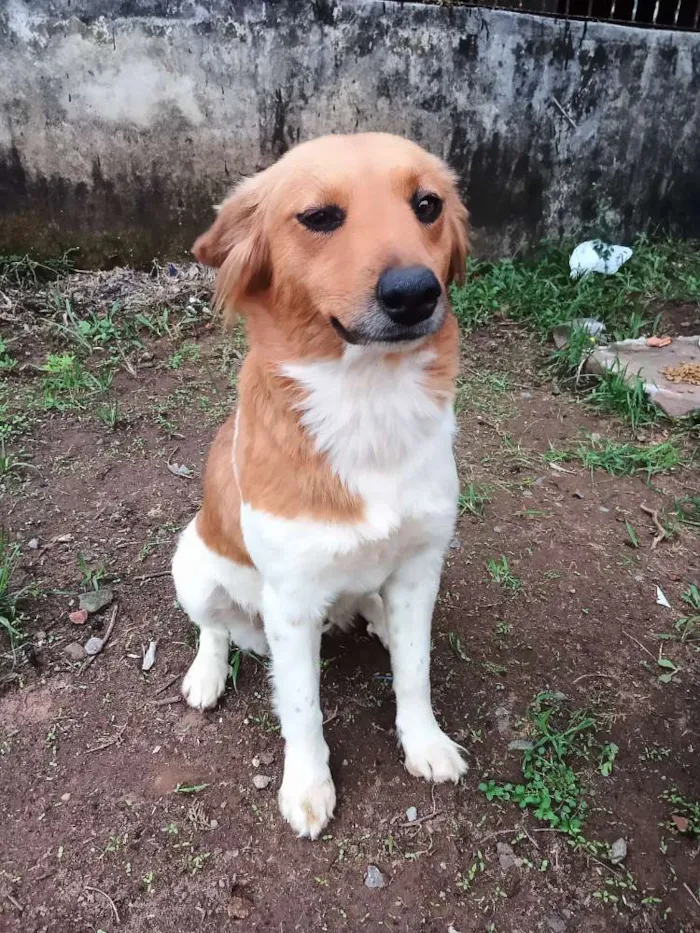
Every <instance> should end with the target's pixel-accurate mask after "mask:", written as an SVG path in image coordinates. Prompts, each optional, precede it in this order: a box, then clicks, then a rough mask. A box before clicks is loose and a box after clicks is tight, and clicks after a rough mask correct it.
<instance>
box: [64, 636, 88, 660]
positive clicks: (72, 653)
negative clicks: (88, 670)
mask: <svg viewBox="0 0 700 933" xmlns="http://www.w3.org/2000/svg"><path fill="white" fill-rule="evenodd" d="M63 653H64V654H65V655H66V657H67V658H68V659H69V660H70V661H82V660H83V658H84V657H85V649H84V648H83V646H82V645H81V644H79V643H78V642H77V641H72V642H71V643H70V644H69V645H66V647H65V648H64V649H63Z"/></svg>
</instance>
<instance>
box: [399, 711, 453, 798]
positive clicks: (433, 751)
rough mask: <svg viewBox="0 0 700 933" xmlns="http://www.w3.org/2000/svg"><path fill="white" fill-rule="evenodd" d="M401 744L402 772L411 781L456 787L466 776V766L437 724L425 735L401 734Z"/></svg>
mask: <svg viewBox="0 0 700 933" xmlns="http://www.w3.org/2000/svg"><path fill="white" fill-rule="evenodd" d="M402 744H403V748H404V752H405V753H406V761H405V765H406V770H407V771H408V773H409V774H412V775H413V776H414V777H420V778H424V780H426V781H432V782H433V783H435V784H442V783H443V782H445V781H452V782H453V783H455V784H456V783H457V781H459V779H460V778H461V777H462V776H463V775H464V774H466V773H467V770H468V767H469V766H468V765H467V763H466V761H465V760H464V758H463V757H462V752H461V749H460V747H459V745H457V743H456V742H453V741H452V739H451V738H450V737H449V736H447V735H445V733H444V732H443V731H442V730H441V729H440V728H439V726H437V724H436V725H435V727H434V729H431V730H430V731H429V732H426V733H417V734H415V735H411V734H410V733H409V734H408V735H406V734H405V733H404V735H403V736H402Z"/></svg>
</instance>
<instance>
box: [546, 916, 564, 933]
mask: <svg viewBox="0 0 700 933" xmlns="http://www.w3.org/2000/svg"><path fill="white" fill-rule="evenodd" d="M546 921H547V926H548V927H549V929H550V930H551V931H552V933H566V924H565V923H564V921H563V920H562V919H561V917H560V916H559V914H550V915H549V916H548V917H547V918H546Z"/></svg>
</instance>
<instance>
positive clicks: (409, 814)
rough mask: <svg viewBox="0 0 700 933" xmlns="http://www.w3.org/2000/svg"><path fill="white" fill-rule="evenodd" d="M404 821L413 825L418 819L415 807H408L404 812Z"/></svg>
mask: <svg viewBox="0 0 700 933" xmlns="http://www.w3.org/2000/svg"><path fill="white" fill-rule="evenodd" d="M406 819H407V820H408V822H409V823H415V821H416V820H417V819H418V810H416V808H415V807H409V808H408V810H406Z"/></svg>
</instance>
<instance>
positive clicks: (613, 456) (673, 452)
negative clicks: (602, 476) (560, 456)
mask: <svg viewBox="0 0 700 933" xmlns="http://www.w3.org/2000/svg"><path fill="white" fill-rule="evenodd" d="M574 453H575V456H576V457H577V458H578V459H579V460H580V461H581V463H582V464H583V466H584V467H585V468H586V469H587V470H591V471H593V470H605V472H606V473H609V474H610V475H611V476H634V475H636V474H638V473H646V475H647V477H651V476H654V475H656V474H657V473H665V472H667V471H668V470H672V469H674V467H677V466H679V465H680V464H681V460H682V458H681V452H680V450H679V449H678V447H677V446H676V445H675V444H674V443H673V441H663V442H661V443H659V444H649V445H647V446H638V445H636V444H621V443H619V442H617V441H611V440H607V439H605V438H603V439H600V440H598V439H595V440H594V439H593V438H589V439H588V445H587V446H586V445H583V444H580V445H579V446H578V448H577V449H576V451H575V452H574Z"/></svg>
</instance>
